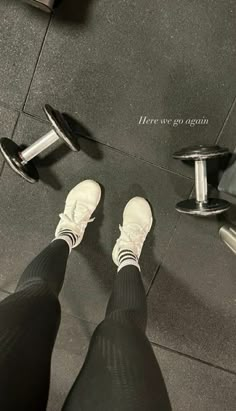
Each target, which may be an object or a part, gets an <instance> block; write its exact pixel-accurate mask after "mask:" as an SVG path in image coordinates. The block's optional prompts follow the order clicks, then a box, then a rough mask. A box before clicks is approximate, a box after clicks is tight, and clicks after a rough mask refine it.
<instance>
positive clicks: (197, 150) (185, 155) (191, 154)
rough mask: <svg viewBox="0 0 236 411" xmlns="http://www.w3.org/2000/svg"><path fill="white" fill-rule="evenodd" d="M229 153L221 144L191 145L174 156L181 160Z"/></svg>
mask: <svg viewBox="0 0 236 411" xmlns="http://www.w3.org/2000/svg"><path fill="white" fill-rule="evenodd" d="M227 154H229V150H228V149H227V148H225V147H219V146H203V145H199V146H191V147H186V148H183V149H181V150H180V151H176V152H175V153H174V154H173V157H174V158H176V159H179V160H207V159H211V158H217V157H223V156H225V155H227Z"/></svg>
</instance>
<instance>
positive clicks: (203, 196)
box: [195, 160, 207, 203]
mask: <svg viewBox="0 0 236 411" xmlns="http://www.w3.org/2000/svg"><path fill="white" fill-rule="evenodd" d="M195 191H196V201H197V202H198V203H206V202H207V170H206V161H205V160H196V161H195Z"/></svg>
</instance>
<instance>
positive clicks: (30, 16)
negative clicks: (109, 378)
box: [0, 0, 236, 411]
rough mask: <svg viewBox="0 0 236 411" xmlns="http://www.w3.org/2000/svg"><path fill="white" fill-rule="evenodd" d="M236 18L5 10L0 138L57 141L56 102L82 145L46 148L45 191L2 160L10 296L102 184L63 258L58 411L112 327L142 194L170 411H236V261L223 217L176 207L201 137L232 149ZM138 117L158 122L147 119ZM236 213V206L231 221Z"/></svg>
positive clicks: (74, 6) (102, 6) (151, 5)
mask: <svg viewBox="0 0 236 411" xmlns="http://www.w3.org/2000/svg"><path fill="white" fill-rule="evenodd" d="M235 12H236V7H235V1H234V0H228V1H226V0H225V1H220V2H215V1H213V0H209V1H207V2H206V1H205V0H198V1H195V0H193V1H191V2H189V1H188V0H182V1H176V2H174V1H172V0H158V1H156V0H150V1H149V2H146V0H132V1H130V0H129V1H128V0H118V1H110V0H109V1H108V0H93V1H92V0H90V1H88V0H87V1H85V0H80V1H79V0H64V1H62V2H61V4H60V6H59V7H58V9H57V10H56V12H55V13H54V15H53V16H50V15H47V14H45V13H43V12H40V11H39V10H36V9H34V8H31V7H30V6H28V5H26V4H24V3H22V2H21V1H20V0H2V1H1V3H0V15H1V20H0V120H1V137H10V138H12V139H14V141H16V142H18V143H19V144H23V145H24V144H25V145H27V144H29V143H31V142H33V141H35V140H36V139H37V138H38V137H39V136H41V135H42V134H43V133H45V132H47V131H48V130H49V127H50V126H49V123H48V122H47V120H46V117H45V115H44V113H43V110H42V107H43V106H44V104H46V103H49V104H52V105H53V106H54V107H55V108H57V109H58V110H61V111H62V112H64V113H67V114H69V115H70V116H72V117H73V119H74V120H73V122H72V123H73V126H74V129H75V131H78V130H79V129H80V127H81V126H83V127H84V128H85V129H86V133H85V134H86V136H87V137H86V138H81V147H82V150H81V152H80V153H78V154H77V153H73V152H70V151H69V150H68V149H67V148H66V147H65V146H63V145H61V144H60V143H58V145H57V144H56V145H55V146H54V147H53V148H50V149H49V150H48V151H47V152H46V153H44V154H43V155H42V156H41V157H40V159H38V160H37V164H38V167H39V172H40V176H41V180H40V182H39V183H37V184H35V185H31V184H29V183H27V182H25V181H23V180H22V179H21V178H20V177H18V176H17V175H15V174H14V173H13V172H12V170H11V169H9V167H7V166H5V165H4V163H3V161H2V158H1V159H0V170H1V204H0V226H1V247H0V261H1V273H0V288H1V292H0V295H1V297H2V298H4V297H5V296H6V295H7V294H8V293H11V292H12V291H13V290H14V287H15V285H16V282H17V280H18V278H19V275H20V274H21V272H22V271H23V269H24V268H25V266H26V265H27V264H28V263H29V261H30V260H31V259H32V258H33V257H34V256H35V255H36V254H37V253H38V252H39V251H40V250H41V249H42V248H43V247H45V246H46V245H47V244H48V242H50V241H51V240H52V238H53V234H54V230H55V227H56V224H57V221H58V214H59V212H61V211H62V209H63V205H64V200H65V197H66V194H67V192H68V191H69V190H70V189H71V188H72V187H73V186H74V185H76V184H77V183H78V182H80V181H82V180H83V179H86V178H93V179H96V180H97V181H98V182H99V183H100V184H101V185H102V187H103V198H102V202H101V205H100V206H99V208H98V210H97V212H96V220H95V223H94V224H92V225H90V226H89V227H88V229H87V232H86V237H85V241H84V242H83V243H82V244H81V246H80V247H79V248H78V250H76V251H74V252H73V253H72V255H71V258H70V261H69V264H68V269H67V275H66V282H65V286H64V289H63V292H62V294H61V303H62V310H63V316H62V324H61V328H60V332H59V335H58V339H57V342H56V348H55V351H54V355H53V364H52V378H51V393H50V401H49V407H48V409H49V410H50V411H56V410H59V409H60V406H61V405H62V403H63V400H64V398H65V396H66V394H67V392H68V390H69V388H70V386H71V385H72V383H73V381H74V379H75V377H76V375H77V373H78V372H79V370H80V368H81V366H82V363H83V360H84V357H85V354H86V350H87V347H88V342H89V338H90V336H91V333H92V332H93V330H94V328H95V327H96V324H98V323H99V322H100V321H101V320H102V318H103V315H104V310H105V307H106V302H107V298H108V295H109V293H110V290H111V286H112V278H113V275H114V274H115V267H114V265H113V263H112V260H111V252H112V248H113V245H114V242H115V240H116V238H117V236H118V235H119V230H118V224H119V223H121V221H122V211H123V207H124V206H125V204H126V202H127V201H128V200H129V199H130V198H131V197H132V196H135V195H141V196H144V197H146V198H148V199H149V201H150V202H151V204H152V207H153V213H154V219H155V223H154V227H153V230H152V232H151V234H150V235H149V237H148V239H147V242H146V244H145V248H144V251H143V254H142V258H141V266H142V268H143V278H144V282H145V286H146V290H147V294H148V306H149V324H148V336H149V339H150V341H151V342H152V344H153V348H154V351H155V353H156V356H157V358H158V361H159V363H160V366H161V370H162V373H163V376H164V379H165V381H166V385H167V389H168V392H169V396H170V400H171V403H172V407H173V411H182V410H183V411H209V410H214V411H234V410H235V403H236V390H235V384H236V320H235V318H236V273H235V263H236V260H235V256H234V255H233V254H232V253H231V252H230V250H229V249H228V248H227V247H226V246H225V245H224V244H222V243H221V242H220V240H219V237H218V230H219V227H220V226H221V225H222V224H223V218H222V217H221V218H214V217H212V218H208V219H204V220H203V219H201V218H200V219H199V218H194V217H191V216H185V215H182V216H181V215H180V214H178V213H177V212H176V211H175V204H176V202H177V201H179V200H181V199H185V198H188V197H189V196H190V195H191V192H192V189H193V177H194V174H193V168H192V167H191V166H189V165H187V164H182V163H181V162H179V161H177V160H173V159H172V153H173V152H174V151H175V150H177V149H180V148H182V147H184V146H188V145H190V144H193V143H197V144H198V143H207V144H214V143H216V142H218V143H219V144H220V145H225V146H227V147H229V148H230V149H231V150H234V148H235V130H236V103H235V100H234V98H235V94H236V93H235V91H236V77H235V67H236V50H235V44H236V30H235ZM141 116H142V117H143V118H144V117H145V116H146V120H148V119H156V120H157V119H158V120H159V121H155V124H154V122H153V124H146V123H145V124H140V117H141ZM161 119H170V120H176V119H178V120H180V121H179V122H178V123H179V124H177V122H175V125H174V121H170V122H169V124H168V123H166V124H164V123H163V122H161ZM186 120H191V121H192V126H190V124H189V122H188V121H186ZM195 120H198V121H197V123H198V124H196V125H195V126H193V123H194V121H195ZM182 122H183V124H181V123H182ZM195 122H196V121H195ZM142 123H144V119H143V121H142ZM77 127H78V128H77ZM223 198H224V196H223ZM235 215H236V213H235V212H234V207H232V210H231V211H230V212H228V214H226V215H225V218H226V219H230V220H231V221H232V222H235V221H236V217H235Z"/></svg>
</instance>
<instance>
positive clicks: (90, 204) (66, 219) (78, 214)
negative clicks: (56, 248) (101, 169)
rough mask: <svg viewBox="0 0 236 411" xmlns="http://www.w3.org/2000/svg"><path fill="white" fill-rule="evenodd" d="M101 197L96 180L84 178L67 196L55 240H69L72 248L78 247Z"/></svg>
mask: <svg viewBox="0 0 236 411" xmlns="http://www.w3.org/2000/svg"><path fill="white" fill-rule="evenodd" d="M100 198H101V188H100V185H99V184H98V183H96V181H93V180H84V181H82V182H81V183H79V184H78V185H77V186H75V187H74V188H73V189H72V190H71V191H70V192H69V194H68V196H67V198H66V204H65V209H64V213H63V214H60V221H59V223H58V226H57V228H56V232H55V237H56V238H55V240H56V239H58V238H61V239H64V240H65V241H67V243H68V245H69V247H70V250H71V249H72V248H74V247H77V246H78V245H79V244H80V243H81V241H82V239H83V236H84V231H85V229H86V227H87V224H88V223H90V222H92V221H94V218H92V219H91V215H92V214H93V212H94V210H95V209H96V207H97V205H98V203H99V201H100Z"/></svg>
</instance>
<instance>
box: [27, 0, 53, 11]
mask: <svg viewBox="0 0 236 411" xmlns="http://www.w3.org/2000/svg"><path fill="white" fill-rule="evenodd" d="M24 2H25V3H28V4H30V5H31V6H34V7H37V8H38V9H40V10H43V11H46V13H51V12H52V10H53V3H54V1H53V0H42V1H40V0H39V1H38V0H24Z"/></svg>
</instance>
